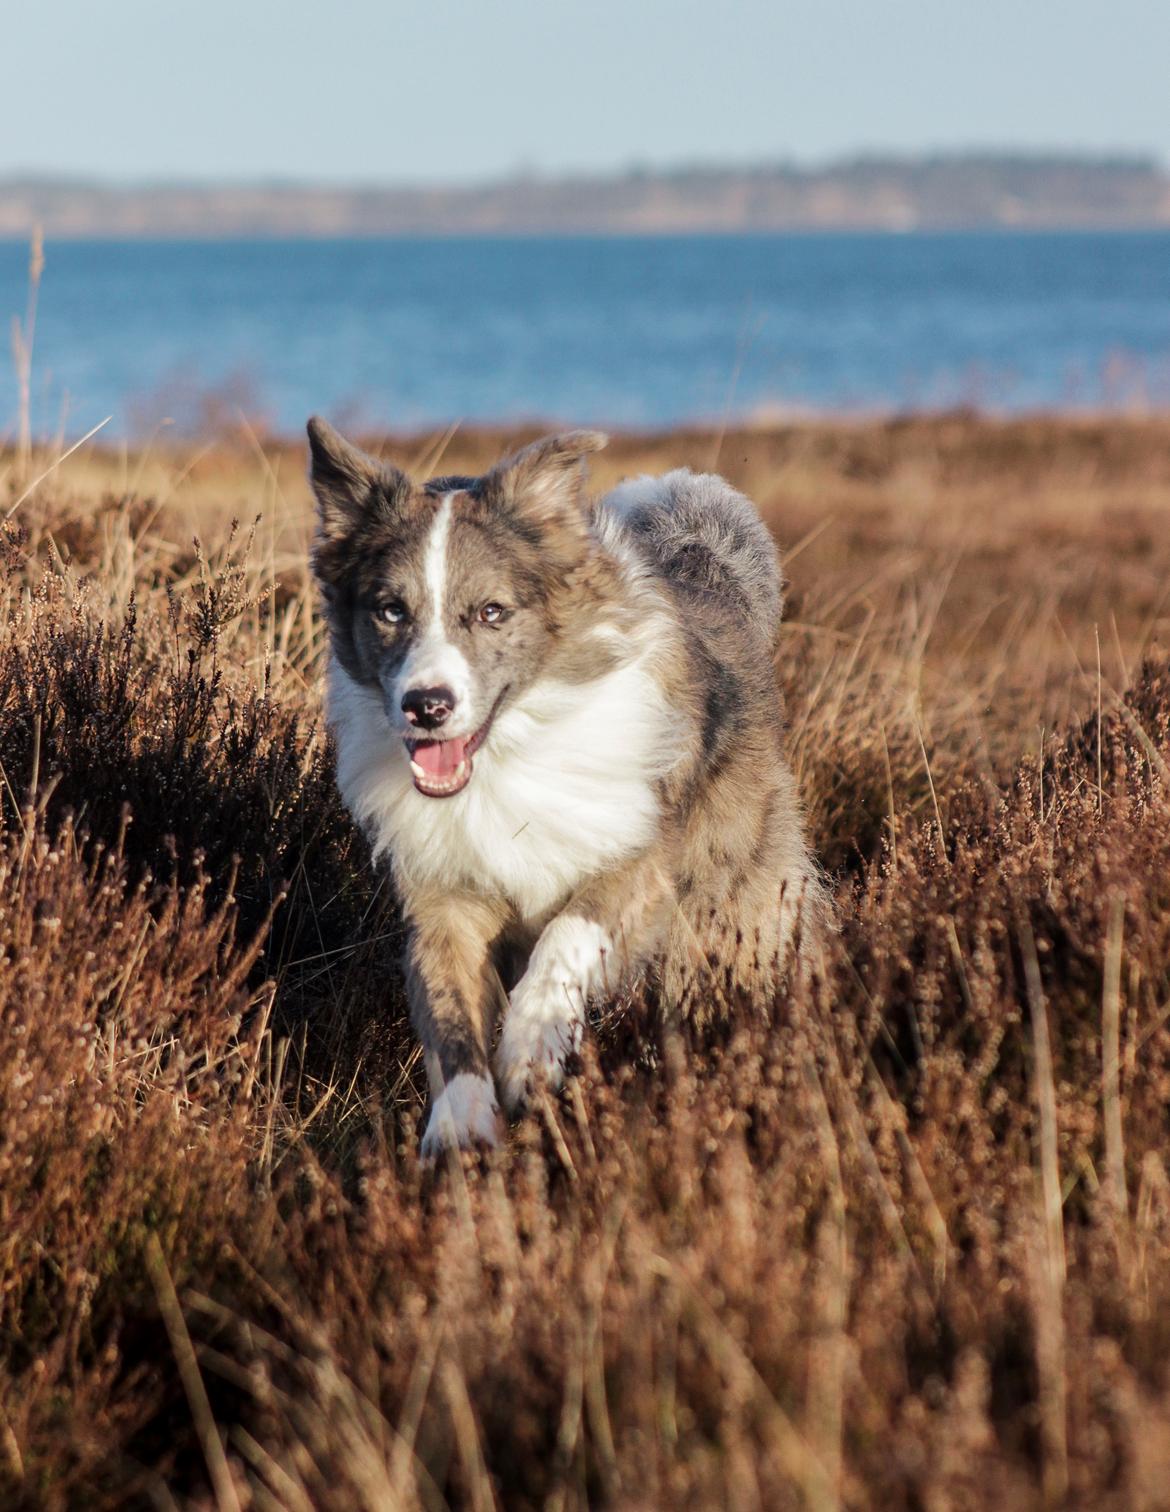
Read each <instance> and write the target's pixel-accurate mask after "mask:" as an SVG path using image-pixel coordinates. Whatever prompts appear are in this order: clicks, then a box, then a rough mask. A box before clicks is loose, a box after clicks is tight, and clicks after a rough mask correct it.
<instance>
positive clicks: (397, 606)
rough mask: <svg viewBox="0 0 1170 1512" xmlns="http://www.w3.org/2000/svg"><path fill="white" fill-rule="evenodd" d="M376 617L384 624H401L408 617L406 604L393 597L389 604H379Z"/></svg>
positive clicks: (375, 613)
mask: <svg viewBox="0 0 1170 1512" xmlns="http://www.w3.org/2000/svg"><path fill="white" fill-rule="evenodd" d="M374 618H375V619H376V620H379V621H381V623H382V624H383V625H401V624H402V622H403V621H404V620H405V619H406V605H405V604H402V603H399V601H398V600H397V599H391V601H390V602H389V603H388V604H379V605H378V607H377V608H376V609H375V610H374Z"/></svg>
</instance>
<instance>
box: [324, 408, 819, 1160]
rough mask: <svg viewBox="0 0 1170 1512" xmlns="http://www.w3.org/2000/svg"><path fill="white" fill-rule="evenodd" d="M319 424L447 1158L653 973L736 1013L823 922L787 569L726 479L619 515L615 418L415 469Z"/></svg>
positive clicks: (372, 829)
mask: <svg viewBox="0 0 1170 1512" xmlns="http://www.w3.org/2000/svg"><path fill="white" fill-rule="evenodd" d="M308 432H309V445H310V455H311V467H310V478H311V482H312V487H313V491H314V493H315V495H316V499H317V505H318V525H317V532H316V537H315V541H314V545H313V555H312V561H313V570H314V573H315V576H316V579H317V581H318V583H319V585H320V588H321V591H322V598H323V603H324V612H325V616H326V620H327V624H328V630H329V640H330V657H329V664H328V671H327V689H326V695H327V696H326V711H327V720H328V723H329V725H330V727H331V729H332V732H333V735H334V738H335V742H336V752H337V779H338V786H339V789H340V792H341V795H342V798H343V800H344V802H345V804H346V806H347V807H348V809H349V811H350V812H351V814H352V815H353V817H354V819H355V820H356V821H357V823H358V824H359V825H360V826H361V827H362V828H363V829H364V830H365V832H366V834H367V835H368V837H369V839H370V841H371V844H372V848H373V851H374V854H375V856H376V857H380V858H385V859H386V860H388V862H389V864H390V867H391V869H392V873H393V880H394V884H395V887H396V890H397V894H398V897H399V900H400V902H401V906H402V910H403V915H404V919H405V924H406V930H407V946H406V961H405V972H406V984H407V995H408V999H409V1003H410V1009H411V1017H412V1022H413V1024H414V1026H415V1029H416V1032H417V1033H418V1035H419V1037H420V1039H421V1042H422V1045H423V1049H424V1052H425V1063H426V1067H427V1074H428V1080H429V1084H430V1090H431V1107H430V1114H429V1118H428V1120H427V1124H426V1129H425V1133H424V1135H423V1139H422V1145H421V1154H422V1156H423V1157H424V1158H426V1159H431V1158H434V1157H435V1156H436V1155H437V1154H439V1152H440V1151H442V1150H443V1149H444V1148H445V1147H447V1146H458V1147H471V1146H491V1145H494V1144H495V1143H497V1142H498V1140H499V1138H500V1136H501V1132H502V1117H501V1109H502V1110H503V1111H504V1112H506V1113H508V1114H515V1113H516V1112H517V1111H519V1110H520V1109H521V1107H522V1106H523V1105H524V1103H525V1101H526V1099H527V1098H528V1097H529V1096H530V1095H531V1093H532V1091H533V1089H534V1087H535V1086H536V1085H537V1084H538V1082H539V1081H541V1080H543V1081H544V1082H545V1083H546V1084H547V1085H548V1086H549V1087H550V1088H554V1089H555V1088H556V1087H558V1086H559V1085H560V1084H561V1081H562V1079H563V1077H564V1075H565V1066H566V1060H567V1059H568V1058H569V1057H570V1056H571V1055H572V1054H573V1053H574V1052H575V1051H576V1050H577V1048H578V1047H579V1045H580V1042H581V1036H582V1032H583V1029H584V1026H585V1020H586V1010H587V1008H588V1006H589V1004H590V1003H591V1002H593V1001H595V1000H597V999H599V998H601V997H603V996H605V995H606V994H612V993H614V992H615V991H616V990H617V989H618V988H619V987H620V986H621V985H623V984H625V983H628V982H629V981H630V980H631V979H632V978H634V977H637V976H638V975H639V974H645V973H651V974H652V976H653V979H654V981H655V982H656V983H657V986H658V989H659V991H660V993H661V997H662V1001H663V1002H664V1003H666V1004H671V1005H674V1006H675V1007H676V1008H678V1009H679V1011H683V1012H692V1013H693V1012H702V1011H713V1010H714V1009H715V1008H717V1007H718V1005H720V1004H723V1005H726V1004H729V1003H733V1002H735V1001H737V1000H740V999H742V998H743V997H745V996H754V995H756V994H759V993H767V992H773V991H775V989H776V984H777V982H778V981H779V979H780V974H781V972H782V971H783V970H786V969H788V965H786V963H788V964H789V965H790V958H791V957H792V956H793V955H794V954H795V955H797V956H799V957H800V958H801V959H807V957H808V953H809V952H810V950H812V949H814V948H815V947H816V944H817V942H818V941H819V940H820V939H821V938H822V937H823V934H824V931H825V929H826V927H827V924H828V920H829V905H828V900H827V893H826V890H825V887H824V883H823V880H822V877H821V874H820V872H819V870H818V868H817V865H816V863H815V861H814V859H813V857H812V855H811V853H810V851H809V847H808V844H807V842H806V839H805V832H804V825H803V820H802V814H801V808H800V804H799V801H798V796H797V791H796V784H795V780H794V777H793V774H792V772H791V770H790V768H789V766H788V764H787V763H786V761H785V757H784V748H783V727H782V718H781V709H780V703H779V697H778V694H777V689H776V682H775V670H774V658H775V654H776V647H777V636H778V632H779V628H780V619H781V609H782V601H783V581H782V577H781V573H780V566H779V561H778V558H777V554H776V549H775V546H774V544H773V541H772V538H771V536H770V535H769V533H768V531H767V530H766V529H765V527H764V525H763V522H762V521H761V519H760V517H759V515H758V513H757V512H756V509H755V507H754V506H753V505H752V504H751V502H750V501H749V500H748V499H746V498H745V497H744V496H743V495H741V494H739V493H737V492H736V491H735V490H734V489H733V488H732V487H731V486H730V484H728V483H726V482H725V481H724V480H723V479H722V478H719V477H715V476H710V475H697V474H694V473H691V472H689V471H685V470H684V471H676V472H671V473H668V474H666V475H665V476H664V477H657V478H652V477H642V478H637V479H634V480H632V481H628V482H625V483H622V484H620V485H619V486H618V487H617V488H615V489H614V490H613V491H612V492H611V493H609V494H608V495H607V496H605V497H604V498H602V499H601V500H600V501H598V502H596V503H593V502H591V500H590V496H589V494H588V492H587V487H586V478H585V458H586V457H587V456H588V455H589V454H590V453H592V452H595V451H597V450H598V449H599V448H600V447H602V446H603V445H604V444H605V442H606V437H605V436H603V435H601V434H598V433H596V432H593V431H573V432H571V433H568V434H561V435H554V436H550V437H548V438H546V439H544V440H541V441H537V442H535V443H534V444H533V445H531V446H528V447H526V448H525V449H523V450H521V451H519V452H517V453H515V454H514V455H511V456H509V457H507V458H505V459H504V460H503V461H501V462H500V463H499V464H498V465H497V466H495V467H493V468H492V469H491V471H490V472H487V473H485V474H484V475H483V476H481V477H463V476H458V477H455V476H452V477H438V478H431V479H430V480H428V481H427V482H425V483H422V484H421V485H417V486H416V485H415V484H413V483H412V482H411V481H410V479H409V478H408V477H407V476H406V475H405V474H404V473H403V472H401V471H399V470H398V468H396V467H394V466H391V465H389V464H387V463H385V462H381V461H377V460H375V459H373V458H371V457H370V456H368V455H366V454H364V453H363V452H361V451H360V450H358V449H357V448H356V447H355V446H353V445H352V444H350V443H349V442H348V441H346V440H345V439H344V438H343V437H342V436H340V435H339V434H338V433H337V431H335V430H334V429H333V428H332V427H331V426H329V425H328V424H327V423H326V422H325V421H324V420H321V419H318V418H314V419H312V420H310V422H309V426H308ZM501 1012H502V1019H503V1021H502V1025H500V1026H499V1035H498V1043H497V1045H496V1047H495V1050H494V1059H493V1047H492V1040H493V1035H494V1031H495V1028H496V1025H497V1020H498V1018H499V1017H500V1015H501ZM493 1073H494V1074H493Z"/></svg>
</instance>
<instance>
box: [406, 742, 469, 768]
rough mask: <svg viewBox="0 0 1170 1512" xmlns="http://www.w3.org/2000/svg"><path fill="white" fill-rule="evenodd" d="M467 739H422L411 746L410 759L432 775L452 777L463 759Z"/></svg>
mask: <svg viewBox="0 0 1170 1512" xmlns="http://www.w3.org/2000/svg"><path fill="white" fill-rule="evenodd" d="M466 744H467V742H466V741H465V740H420V741H419V743H418V744H417V745H413V746H411V748H410V759H411V761H413V762H414V763H415V765H416V766H420V767H422V769H423V771H424V772H426V773H427V775H428V776H430V777H450V775H451V773H452V772H453V771H454V770H455V769H456V767H457V766H458V765H459V763H460V762H461V761H462V760H463V748H464V747H465V746H466Z"/></svg>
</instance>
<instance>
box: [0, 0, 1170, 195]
mask: <svg viewBox="0 0 1170 1512" xmlns="http://www.w3.org/2000/svg"><path fill="white" fill-rule="evenodd" d="M4 35H5V53H6V61H5V68H4V86H3V89H2V90H0V174H5V173H12V172H19V171H32V172H37V173H41V172H50V173H67V174H79V175H84V176H99V177H102V178H107V179H114V180H123V181H124V180H142V179H152V180H158V179H172V178H223V179H232V180H240V179H254V178H280V179H312V180H323V181H328V182H338V183H355V182H380V183H412V182H427V181H437V182H448V183H458V182H475V181H481V180H484V179H490V178H494V177H498V176H502V175H509V174H512V173H515V172H517V171H529V172H541V173H550V174H552V173H559V172H565V171H590V170H602V171H608V170H614V169H619V170H620V169H624V168H627V167H630V166H632V165H640V166H659V165H668V164H673V163H679V162H688V161H695V160H702V161H711V162H761V161H769V160H775V159H785V160H796V161H799V162H808V163H815V162H820V161H824V160H826V159H829V158H833V157H838V156H842V155H851V154H853V153H857V152H880V151H895V152H923V151H934V150H948V149H965V148H971V147H990V148H997V149H998V148H1015V149H1020V148H1029V149H1031V148H1041V149H1059V150H1076V151H1079V150H1091V151H1096V152H1103V151H1113V150H1121V151H1140V152H1152V153H1154V154H1155V155H1156V156H1157V157H1159V158H1161V159H1162V160H1163V161H1164V162H1170V103H1168V101H1170V92H1168V88H1167V82H1166V80H1167V62H1168V60H1170V4H1166V3H1165V0H1108V3H1098V0H717V3H716V0H706V3H703V4H696V3H693V0H410V3H400V0H332V3H329V0H280V3H271V0H262V3H261V0H185V3H182V4H177V3H175V0H169V3H168V0H106V3H104V4H94V0H37V3H28V0H13V4H12V7H11V11H10V14H9V15H8V16H7V17H6V18H5V22H4Z"/></svg>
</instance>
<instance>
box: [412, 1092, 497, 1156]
mask: <svg viewBox="0 0 1170 1512" xmlns="http://www.w3.org/2000/svg"><path fill="white" fill-rule="evenodd" d="M499 1142H500V1105H499V1103H498V1102H497V1101H496V1089H495V1087H494V1086H493V1084H492V1079H491V1077H490V1076H476V1075H474V1074H473V1073H472V1072H470V1071H464V1072H462V1073H461V1074H460V1075H459V1076H453V1077H452V1078H451V1080H450V1081H449V1082H448V1083H447V1085H446V1086H445V1087H444V1088H443V1090H442V1092H440V1093H439V1095H438V1097H436V1098H435V1101H434V1103H433V1104H432V1106H431V1116H430V1118H428V1119H427V1128H426V1133H425V1134H424V1135H423V1137H422V1145H421V1147H420V1149H419V1155H420V1157H421V1158H422V1159H423V1160H424V1161H431V1160H436V1159H438V1157H439V1156H440V1155H441V1154H442V1152H443V1151H444V1150H447V1149H458V1150H471V1149H475V1148H477V1147H478V1148H481V1149H489V1150H490V1149H494V1148H495V1146H496V1145H498V1144H499Z"/></svg>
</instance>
